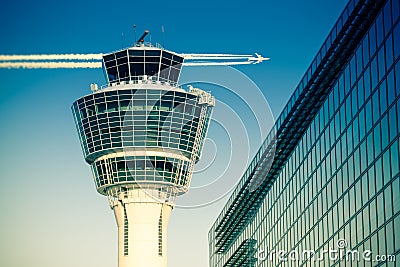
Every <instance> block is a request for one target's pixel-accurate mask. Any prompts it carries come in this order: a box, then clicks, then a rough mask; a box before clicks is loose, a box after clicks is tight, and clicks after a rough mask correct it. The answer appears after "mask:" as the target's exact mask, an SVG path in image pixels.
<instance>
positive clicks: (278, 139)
mask: <svg viewBox="0 0 400 267" xmlns="http://www.w3.org/2000/svg"><path fill="white" fill-rule="evenodd" d="M383 2H384V1H381V0H379V1H376V0H366V1H359V2H358V3H356V4H355V3H354V1H350V3H349V4H348V5H347V7H346V8H345V10H344V11H343V13H342V15H341V16H340V19H339V21H338V22H337V23H336V25H335V27H334V28H333V30H332V32H331V33H330V35H329V36H328V38H327V40H326V41H325V43H324V45H323V46H322V48H321V50H320V51H319V53H318V55H317V57H316V58H315V59H314V61H313V64H312V65H311V67H310V69H309V70H308V71H307V73H306V75H305V76H304V77H303V80H302V82H301V83H300V84H301V85H302V86H303V87H302V88H300V87H298V88H297V89H296V92H295V93H294V95H293V97H292V99H290V100H289V104H288V105H287V106H286V107H285V109H284V111H283V113H282V114H281V116H280V117H279V119H278V120H277V123H276V124H275V127H274V130H273V131H272V132H271V133H270V134H269V136H268V137H267V139H266V140H265V141H264V144H263V145H262V146H261V148H260V149H259V151H258V153H257V154H256V156H255V158H254V159H253V162H252V163H251V164H250V167H249V168H248V170H247V171H246V173H245V174H244V176H243V177H242V181H243V182H242V183H240V185H239V186H238V187H237V188H236V190H235V192H234V194H233V195H232V196H231V199H230V200H229V201H228V203H227V205H226V207H225V212H224V213H223V215H221V216H220V217H219V218H218V219H217V222H216V223H215V224H214V227H213V229H212V231H213V230H214V231H215V238H216V245H215V246H216V252H218V253H224V252H226V251H227V250H228V249H229V248H230V247H231V245H232V244H233V242H234V241H235V240H236V239H237V238H238V236H239V235H240V233H241V232H242V231H243V229H244V228H245V227H246V226H247V224H248V223H249V222H250V221H251V220H252V219H253V217H254V216H255V214H256V212H257V210H258V208H259V207H260V205H261V203H262V201H263V200H264V198H265V196H266V194H267V192H268V191H269V189H270V188H271V186H272V184H273V183H274V181H275V180H276V178H277V177H278V174H279V172H280V171H281V169H282V168H283V166H284V163H285V162H286V161H287V160H288V158H289V156H290V155H291V154H292V152H293V149H294V148H295V146H296V145H297V143H298V141H299V140H300V138H301V137H302V136H303V134H304V132H305V131H306V130H307V128H308V126H309V124H310V122H311V121H312V120H313V118H314V116H315V115H316V113H317V112H318V110H319V108H320V107H321V105H322V104H323V103H324V100H325V99H326V97H327V96H328V95H329V92H330V91H331V88H332V84H333V83H334V82H335V80H336V79H337V77H338V75H339V73H340V72H341V71H342V70H343V68H344V67H345V66H346V64H347V61H348V59H349V55H350V54H351V53H353V51H354V50H355V49H356V46H357V44H358V41H359V40H360V39H361V38H362V37H363V36H364V34H365V32H366V31H367V30H368V28H369V27H370V25H371V23H372V22H373V20H374V18H375V17H376V15H377V13H378V11H379V10H380V7H381V5H382V4H383ZM345 16H347V19H343V18H344V17H345ZM342 23H343V25H342ZM275 131H276V133H275Z"/></svg>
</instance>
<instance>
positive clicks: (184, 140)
mask: <svg viewBox="0 0 400 267" xmlns="http://www.w3.org/2000/svg"><path fill="white" fill-rule="evenodd" d="M257 56H258V55H257ZM202 58H203V59H205V60H214V62H209V63H210V65H221V64H222V65H229V64H227V62H226V60H233V61H234V62H232V61H230V62H231V63H233V64H241V63H238V62H236V59H237V58H242V59H243V58H246V59H247V60H248V62H250V63H256V62H252V61H251V59H250V58H248V55H244V56H236V57H235V56H233V55H222V56H221V55H215V54H203V55H193V54H177V53H174V52H171V51H168V50H165V49H163V48H161V47H154V46H152V45H148V44H144V43H143V42H141V43H137V44H135V45H134V46H133V47H130V48H127V49H123V50H119V51H116V52H112V53H109V54H103V55H102V66H103V70H104V72H105V74H106V76H107V80H108V84H107V85H106V86H104V87H101V88H98V86H97V85H95V84H92V85H91V89H92V93H91V94H89V95H86V96H84V97H81V98H80V99H78V100H76V101H75V102H74V103H73V105H72V112H73V115H74V119H75V123H76V127H77V130H78V135H79V138H80V143H81V146H82V150H83V154H84V157H85V160H86V162H87V163H88V164H90V166H91V169H92V173H93V176H94V180H95V184H96V188H97V191H98V192H99V193H100V194H102V195H104V196H107V198H108V201H109V205H110V207H111V209H112V210H113V212H114V215H115V218H116V222H117V226H118V266H119V267H126V266H143V267H145V266H146V267H147V266H166V265H167V245H166V240H167V225H168V220H169V217H170V214H171V211H172V209H173V207H174V203H175V198H176V196H179V195H181V194H184V193H186V192H187V191H188V189H189V185H190V180H191V177H192V173H193V169H194V165H195V163H196V162H197V161H198V160H199V158H200V155H201V151H202V147H203V143H204V140H205V137H206V133H207V129H208V126H209V124H210V118H211V114H212V110H213V107H214V105H215V99H214V97H213V96H212V95H211V94H210V93H209V92H206V91H203V90H201V89H199V88H194V87H192V86H189V87H188V89H186V90H185V89H183V88H181V87H179V86H178V79H179V74H180V71H181V68H182V65H184V64H185V62H186V60H187V61H189V63H190V61H191V63H190V64H192V65H195V64H196V60H202ZM260 58H261V61H262V60H265V59H264V58H262V57H260V56H258V60H259V59H260ZM221 59H222V60H224V61H222V62H221V61H220V62H218V60H221ZM256 60H257V58H255V59H253V61H256ZM184 61H185V62H184ZM215 61H217V62H215ZM259 61H260V60H259ZM228 63H229V62H228ZM190 64H188V65H190ZM198 64H199V65H204V61H201V62H198ZM244 64H248V63H244Z"/></svg>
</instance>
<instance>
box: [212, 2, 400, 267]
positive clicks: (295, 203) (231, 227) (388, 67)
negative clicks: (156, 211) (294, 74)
mask: <svg viewBox="0 0 400 267" xmlns="http://www.w3.org/2000/svg"><path fill="white" fill-rule="evenodd" d="M399 14H400V1H398V0H387V1H362V0H360V1H354V0H352V1H350V2H349V3H348V5H347V6H346V8H345V10H344V11H343V13H342V15H341V16H340V18H339V20H338V22H337V23H336V24H335V26H334V28H333V30H332V31H331V32H330V34H329V36H328V38H327V40H326V42H325V43H324V45H323V46H322V48H321V50H320V51H319V52H318V54H317V56H316V58H315V60H314V61H313V63H312V65H311V66H310V68H309V69H308V70H307V72H306V74H305V76H304V78H303V80H302V81H301V83H300V84H299V86H298V88H297V89H296V90H295V92H294V94H293V96H292V97H291V99H290V100H289V103H288V104H287V106H286V107H285V109H284V111H283V112H282V114H281V116H280V117H279V118H278V120H277V123H276V125H275V132H274V133H273V136H274V138H272V137H271V136H270V137H268V138H267V140H266V142H265V144H264V145H263V146H262V147H261V148H260V151H259V153H257V155H256V157H255V159H254V160H253V162H252V164H251V165H250V166H249V169H248V171H247V172H246V173H245V174H244V176H243V178H242V180H241V181H240V182H239V185H238V187H237V188H236V189H235V191H234V193H233V195H232V197H231V198H230V199H229V201H228V203H227V205H226V206H225V208H224V209H223V211H222V212H221V214H220V216H219V217H218V219H217V220H216V222H215V224H214V225H213V227H212V229H211V230H210V233H209V245H210V266H213V267H214V266H221V267H222V266H398V263H397V262H396V261H394V257H396V256H398V254H399V252H400V168H399V167H400V166H399V164H400V163H399V162H400V161H399V151H400V141H399V137H400V128H399V127H400V62H399V55H400V24H399ZM352 31H354V33H353V32H352ZM357 36H358V37H357ZM346 38H347V39H346ZM351 38H353V39H351ZM346 40H352V42H350V41H346ZM331 56H332V57H333V58H334V59H335V60H336V62H337V64H333V65H328V64H329V61H327V59H329V57H331ZM341 58H343V62H344V63H343V65H341V62H342V61H341ZM326 66H331V67H330V68H326ZM332 66H333V67H332ZM322 74H323V75H322ZM329 75H331V76H329ZM329 77H332V78H331V80H329ZM315 84H316V85H317V86H315ZM313 86H315V87H313ZM310 88H317V89H318V90H319V91H318V90H317V89H315V90H310ZM319 92H321V94H319V95H317V93H319ZM315 95H317V97H314V96H315ZM302 97H303V99H302ZM314 99H317V100H318V101H320V102H318V101H317V100H314ZM302 101H303V102H307V103H306V104H305V105H306V106H305V108H303V109H299V108H298V107H301V105H302ZM310 103H315V104H310ZM307 105H308V106H307ZM304 110H306V111H308V113H307V114H306V115H304V114H302V113H301V112H303V111H304ZM298 114H301V115H302V116H300V115H298ZM292 121H303V122H304V123H303V124H304V125H302V126H301V127H304V132H303V133H302V135H301V136H299V138H298V139H292V140H294V141H293V142H290V143H291V144H289V145H286V144H285V145H282V143H283V142H287V141H283V140H284V138H281V137H282V136H284V135H285V134H287V132H289V131H290V130H287V128H285V125H288V123H291V122H292ZM301 127H300V128H296V130H297V129H301ZM271 143H272V144H273V145H272V146H273V147H274V148H275V149H276V152H275V154H277V155H278V157H275V158H274V159H273V160H272V163H271V162H269V166H271V169H270V170H269V173H268V174H263V173H262V172H261V174H260V176H262V177H253V176H254V175H255V173H257V172H256V171H257V170H258V169H257V168H260V166H262V164H263V163H262V161H263V159H265V157H267V156H268V154H267V153H266V152H267V149H268V147H269V146H271ZM292 143H294V144H292ZM291 145H292V146H291ZM281 148H282V149H281ZM289 148H290V151H289V152H287V153H286V154H285V153H283V152H282V151H283V150H285V149H286V150H288V149H289ZM266 155H267V156H266ZM278 165H279V166H278ZM268 175H269V176H271V177H270V178H269V176H268ZM265 177H267V178H265ZM252 179H253V181H254V179H255V180H257V179H259V180H260V181H261V182H260V183H257V185H258V186H259V187H258V188H257V189H253V190H249V189H248V187H246V186H247V185H248V184H249V183H250V182H249V181H251V180H252ZM268 179H269V180H268ZM260 196H261V197H260ZM245 200H247V201H245ZM243 202H246V203H245V204H243ZM343 240H345V241H346V249H352V250H357V251H359V252H363V251H371V252H372V254H371V255H370V256H371V259H372V261H368V260H367V261H366V260H363V259H362V260H360V261H355V260H354V261H349V260H348V258H347V257H346V255H340V256H339V257H338V258H336V259H333V260H332V259H331V258H329V257H328V256H326V257H322V258H321V257H320V260H312V259H304V258H302V257H299V258H297V259H295V260H287V261H282V260H281V259H282V257H281V258H279V257H278V256H277V255H272V256H271V255H270V254H269V255H268V256H267V257H261V256H265V255H266V254H268V252H271V251H275V252H276V251H284V252H285V253H286V254H285V253H284V254H285V256H286V259H287V255H288V253H289V252H291V251H296V252H299V253H301V252H302V251H305V250H313V251H314V252H315V253H316V254H317V255H321V253H322V255H323V253H324V251H325V250H326V249H328V248H329V247H330V248H336V247H337V244H338V242H339V241H343ZM249 244H251V245H249ZM243 246H245V249H243ZM293 254H295V253H293ZM379 255H381V256H382V255H383V256H385V255H386V256H387V255H389V257H386V260H382V257H381V258H380V259H381V260H379V258H376V256H379ZM390 255H392V256H393V257H390ZM292 256H293V255H292ZM283 258H285V257H283ZM294 258H295V257H294ZM397 258H398V259H397V261H398V262H399V261H400V256H398V257H397ZM374 260H375V261H374Z"/></svg>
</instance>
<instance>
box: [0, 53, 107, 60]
mask: <svg viewBox="0 0 400 267" xmlns="http://www.w3.org/2000/svg"><path fill="white" fill-rule="evenodd" d="M102 56H103V55H102V54H53V55H0V61H18V60H101V59H102Z"/></svg>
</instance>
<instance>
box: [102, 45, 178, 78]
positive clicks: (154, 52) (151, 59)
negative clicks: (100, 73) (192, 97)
mask: <svg viewBox="0 0 400 267" xmlns="http://www.w3.org/2000/svg"><path fill="white" fill-rule="evenodd" d="M183 61H184V58H183V57H182V56H180V55H178V54H176V53H174V52H171V51H168V50H165V49H162V48H159V47H154V46H152V45H145V44H140V45H139V46H134V47H130V48H127V49H122V50H118V51H115V52H112V53H109V54H104V55H103V63H104V65H103V66H104V70H105V73H106V75H107V79H108V83H113V82H121V81H126V82H128V81H132V80H133V81H134V80H139V79H142V78H143V77H146V78H148V79H151V80H156V81H163V82H169V83H171V84H172V85H175V84H177V82H178V78H179V74H180V71H181V68H182V64H183Z"/></svg>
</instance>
